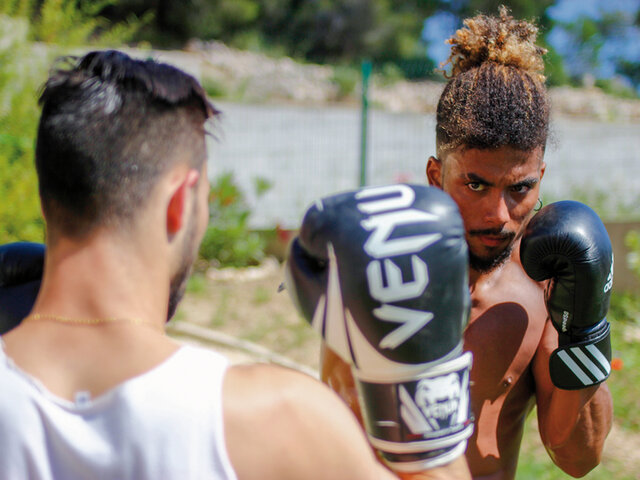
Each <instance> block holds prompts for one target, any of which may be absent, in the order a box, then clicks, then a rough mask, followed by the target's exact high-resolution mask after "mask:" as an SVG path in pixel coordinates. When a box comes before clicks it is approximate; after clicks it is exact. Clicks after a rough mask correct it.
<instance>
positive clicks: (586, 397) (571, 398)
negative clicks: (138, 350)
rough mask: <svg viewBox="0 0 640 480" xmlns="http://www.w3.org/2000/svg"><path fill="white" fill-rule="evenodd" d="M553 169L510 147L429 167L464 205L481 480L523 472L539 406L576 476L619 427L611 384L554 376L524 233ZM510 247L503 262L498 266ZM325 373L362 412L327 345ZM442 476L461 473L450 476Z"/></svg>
mask: <svg viewBox="0 0 640 480" xmlns="http://www.w3.org/2000/svg"><path fill="white" fill-rule="evenodd" d="M445 162H446V165H445ZM544 169H545V164H544V162H543V161H542V150H541V149H535V150H533V151H531V152H522V151H519V150H514V149H512V148H510V147H501V148H498V149H492V150H477V149H462V148H460V149H457V150H454V151H452V152H449V153H448V155H446V158H444V159H439V160H438V159H435V158H434V157H431V158H430V159H429V163H428V164H427V177H428V179H429V183H430V184H431V185H434V186H436V187H439V188H442V189H443V190H445V191H446V192H447V193H449V194H450V195H451V196H452V197H453V199H454V200H455V201H456V203H457V205H458V207H459V209H460V213H461V215H462V218H463V220H464V223H465V230H466V238H467V242H468V244H469V250H470V254H471V257H472V260H471V269H470V275H469V288H470V293H471V301H472V305H471V315H470V319H469V324H468V326H467V328H466V330H465V332H464V347H465V350H468V351H472V352H473V354H474V360H473V368H472V370H471V405H472V411H473V414H474V416H475V430H474V434H473V436H472V437H471V438H470V439H469V443H468V447H467V452H466V460H467V462H468V465H469V468H470V470H471V474H472V476H473V478H474V479H476V480H478V479H482V480H510V479H513V478H515V472H516V467H517V462H518V454H519V450H520V443H521V439H522V434H523V428H524V422H525V419H526V416H527V415H528V414H529V412H531V410H532V409H533V407H534V406H536V405H537V412H538V423H539V427H540V435H541V438H542V441H543V444H544V445H545V448H546V449H547V451H548V452H549V455H550V457H551V458H552V460H553V461H554V462H555V463H556V464H557V465H558V466H560V468H562V469H563V470H564V471H565V472H567V473H569V474H570V475H573V476H582V475H585V474H586V473H587V472H588V471H589V470H591V469H593V468H594V467H595V466H596V465H597V464H598V463H599V461H600V455H601V452H602V447H603V445H604V440H605V438H606V436H607V434H608V432H609V430H610V428H611V419H612V402H611V395H610V393H609V390H608V388H607V387H606V385H605V384H602V385H600V386H597V387H592V388H588V389H584V390H579V391H566V390H559V389H556V388H555V387H554V386H553V384H552V383H551V380H550V377H549V371H548V362H549V356H550V355H551V352H553V350H554V349H555V348H556V347H557V344H558V340H557V333H556V331H555V329H554V328H553V326H552V325H551V323H550V321H549V320H548V319H547V311H546V307H545V304H544V288H545V285H544V284H542V283H537V282H535V281H533V280H532V279H530V278H529V277H528V276H527V274H526V273H525V272H524V270H523V269H522V265H521V264H520V260H519V244H520V237H521V235H522V233H523V231H524V228H525V226H526V223H527V221H528V220H529V218H530V217H531V215H532V212H533V208H534V207H535V205H536V203H537V201H538V195H539V185H540V180H541V179H542V176H543V175H544ZM502 252H505V253H504V254H503V256H504V257H505V258H504V259H503V262H502V263H500V264H499V265H497V266H496V265H493V266H490V265H491V259H493V258H496V257H499V256H500V254H501V253H502ZM322 379H323V381H325V382H326V383H327V384H328V385H330V386H331V387H332V388H333V389H334V390H336V391H337V392H338V393H339V394H340V395H341V396H342V397H343V398H345V399H347V403H348V404H349V405H350V406H351V407H352V409H353V410H354V411H355V412H356V414H359V409H358V408H357V401H356V398H357V394H356V391H355V387H354V384H353V380H352V378H351V376H350V371H349V369H348V366H347V365H346V364H344V363H343V362H342V361H341V360H340V359H339V358H338V357H337V356H336V355H335V354H334V353H333V352H331V351H330V350H328V349H326V348H324V349H323V353H322ZM442 478H451V479H453V478H457V477H456V476H455V474H454V473H453V472H449V476H446V475H445V476H443V477H442Z"/></svg>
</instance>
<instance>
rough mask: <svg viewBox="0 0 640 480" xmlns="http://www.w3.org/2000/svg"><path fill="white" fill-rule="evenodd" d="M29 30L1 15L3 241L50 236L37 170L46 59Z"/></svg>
mask: <svg viewBox="0 0 640 480" xmlns="http://www.w3.org/2000/svg"><path fill="white" fill-rule="evenodd" d="M28 31H29V29H28V23H27V21H26V20H25V19H19V18H11V17H8V16H3V15H0V32H1V33H0V65H2V68H1V69H0V198H1V199H2V202H0V243H7V242H12V241H16V240H27V241H42V240H43V238H44V231H43V220H42V216H41V214H40V206H39V201H38V189H37V181H36V175H35V168H34V166H33V154H34V138H35V133H36V129H37V119H38V107H37V103H36V98H37V90H38V82H39V78H40V74H41V73H42V72H43V71H44V58H43V56H42V55H40V54H39V53H38V52H36V51H34V49H33V48H31V46H30V45H29V44H28V42H27V34H28Z"/></svg>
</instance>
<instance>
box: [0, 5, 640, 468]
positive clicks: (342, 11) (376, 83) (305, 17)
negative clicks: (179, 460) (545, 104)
mask: <svg viewBox="0 0 640 480" xmlns="http://www.w3.org/2000/svg"><path fill="white" fill-rule="evenodd" d="M500 4H505V5H507V6H508V7H509V8H510V9H511V11H512V14H513V15H514V16H515V17H516V18H525V19H529V20H535V21H536V22H537V24H538V25H539V27H540V34H539V44H540V45H541V46H543V47H545V48H546V49H548V54H547V55H546V60H545V61H546V68H545V73H546V75H547V82H548V87H549V92H550V96H551V100H552V109H553V111H552V134H551V139H550V142H549V145H548V148H547V152H546V162H547V171H546V174H545V178H544V180H543V182H542V192H543V198H542V199H543V201H544V202H545V203H549V202H551V201H555V200H560V199H575V200H580V201H583V202H585V203H587V204H589V205H590V206H591V207H592V208H594V209H595V210H596V211H597V212H598V213H599V214H600V215H601V216H602V218H603V220H604V221H605V224H606V225H607V228H608V230H609V233H610V235H611V238H612V241H613V244H614V252H615V255H616V257H615V259H616V277H615V280H614V297H613V300H612V307H611V311H610V315H611V318H612V321H614V322H615V324H616V325H618V326H619V327H618V328H615V327H614V331H615V332H616V335H617V336H616V337H615V338H614V341H615V342H616V343H615V345H614V348H616V352H617V353H616V354H617V355H618V356H619V357H620V358H619V359H620V361H621V363H620V365H621V366H622V365H624V368H623V369H622V370H620V371H616V372H614V377H615V378H613V377H612V380H611V381H610V382H609V383H610V385H611V388H612V390H613V391H614V398H615V400H616V428H618V429H619V430H618V431H619V432H621V433H620V435H621V437H620V436H619V437H618V438H623V440H620V441H619V442H618V443H616V452H615V453H611V455H613V457H615V456H616V455H618V456H620V458H613V457H612V459H607V461H606V462H603V464H604V465H603V466H601V467H598V469H597V471H596V472H595V473H594V474H590V475H589V476H588V478H603V477H604V476H605V475H609V476H610V477H612V478H616V479H625V478H634V479H638V478H640V476H638V473H637V472H638V471H640V454H639V453H638V452H640V433H639V432H640V417H639V416H638V414H637V412H636V410H637V396H638V394H639V393H640V391H639V390H640V389H639V388H638V385H639V380H640V378H638V377H639V375H638V374H637V373H636V372H637V371H638V369H639V368H640V351H639V350H640V349H638V346H637V344H638V339H640V333H639V330H640V320H639V318H638V317H639V312H640V299H639V295H638V292H639V288H640V283H639V277H640V210H639V208H638V205H639V204H640V0H580V1H577V0H514V1H504V2H500V1H493V0H184V1H170V0H97V1H89V0H0V243H6V242H10V241H18V240H27V241H43V239H44V231H43V226H44V224H43V220H42V217H41V214H40V208H39V202H38V195H37V184H36V178H35V170H34V168H33V154H34V138H35V132H36V126H37V121H38V114H39V109H38V106H37V98H38V92H39V88H40V86H41V85H42V83H43V82H44V80H45V79H46V76H47V71H48V69H49V68H50V67H51V65H52V62H53V61H54V59H55V58H56V57H58V56H60V55H67V54H81V53H84V52H86V51H88V50H91V49H102V48H117V49H121V50H125V51H127V52H128V53H130V54H131V55H134V56H137V57H140V58H154V59H158V60H161V61H166V62H169V63H172V64H174V65H176V66H178V67H180V68H183V69H184V70H186V71H188V72H190V73H191V74H192V75H194V76H195V77H197V78H198V79H199V80H200V81H201V82H202V84H203V86H204V87H205V89H206V91H207V93H208V95H209V96H210V97H211V98H212V100H213V101H214V103H216V105H217V106H218V107H219V108H220V109H221V110H222V112H223V115H222V119H221V121H220V122H219V123H218V124H217V125H215V128H214V137H213V138H211V139H210V141H209V172H210V175H211V180H212V190H211V195H210V210H211V225H210V227H209V230H208V231H207V234H206V237H205V240H204V241H203V244H202V249H201V252H200V256H201V258H200V261H199V263H198V268H197V269H196V274H195V275H194V280H193V282H192V284H191V290H190V295H191V297H190V298H187V305H190V306H193V305H194V304H197V305H200V307H202V308H205V307H204V306H203V305H205V304H206V305H207V306H208V305H209V304H211V302H212V300H211V299H212V298H213V296H212V295H213V294H212V290H211V286H210V285H209V286H207V285H206V284H205V283H203V282H207V281H211V278H212V277H211V275H209V276H202V275H203V274H204V273H206V272H207V271H209V270H211V269H221V268H223V267H247V266H260V265H263V264H264V263H265V259H268V258H275V259H277V260H278V261H281V260H282V259H283V256H284V254H285V253H284V252H285V248H286V245H287V243H288V241H289V239H290V238H291V235H292V233H293V232H294V231H295V228H296V226H297V225H298V224H299V222H300V220H301V217H302V214H303V213H304V211H305V209H306V208H307V206H308V205H309V204H310V203H311V202H312V201H313V200H315V199H316V198H318V197H320V196H324V195H328V194H332V193H335V192H338V191H341V190H346V189H351V188H355V187H357V186H359V185H376V184H382V183H393V182H415V183H425V182H426V178H425V174H424V171H425V165H426V161H427V158H428V157H429V155H431V154H434V153H435V133H434V127H435V109H436V105H437V101H438V98H439V95H440V92H441V90H442V88H443V86H444V80H445V78H444V76H443V73H442V72H443V70H444V71H445V72H446V69H447V66H446V65H443V62H445V61H446V59H447V57H448V45H446V44H445V40H446V39H447V38H448V37H450V36H451V35H453V34H454V33H455V30H456V29H457V28H459V27H460V26H461V25H462V19H464V18H466V17H468V16H472V15H475V14H477V13H479V12H482V13H497V10H498V6H499V5H500ZM199 275H200V276H199ZM216 281H218V280H216ZM273 281H274V282H275V281H276V280H273ZM216 288H217V290H216V295H218V294H219V293H220V292H223V293H224V294H225V295H227V294H228V296H227V297H225V296H224V295H223V296H222V297H220V296H218V297H216V298H215V301H216V302H218V303H217V305H218V307H219V310H216V312H218V313H216V315H218V314H219V313H220V308H222V306H224V305H227V304H226V303H225V302H227V298H231V296H232V295H233V294H232V293H231V290H226V289H225V287H221V286H220V285H216ZM256 288H258V287H256ZM265 288H266V287H264V286H260V287H259V288H258V289H257V290H255V292H257V293H255V292H254V294H255V295H254V297H252V300H251V302H249V304H251V303H255V304H256V309H262V310H264V309H265V308H266V307H265V305H267V304H271V303H273V302H272V301H271V300H272V299H271V296H270V295H271V294H270V293H269V292H270V291H271V290H269V289H270V288H271V287H269V288H268V289H266V290H265ZM203 292H204V293H203ZM225 292H226V293H225ZM189 301H191V303H188V302H189ZM278 301H279V300H278ZM240 303H242V302H240ZM245 303H246V302H245ZM189 308H191V307H189ZM283 308H284V307H283ZM190 312H192V313H194V310H193V309H191V310H190ZM227 313H228V312H227ZM281 314H282V315H283V316H287V315H295V314H292V313H291V312H289V311H287V313H286V315H285V314H284V313H281V312H278V313H277V314H276V316H277V315H281ZM265 321H267V320H265ZM268 321H269V322H271V323H269V325H268V326H263V327H260V328H259V329H257V330H256V329H254V330H251V331H252V332H254V333H252V336H251V337H250V340H251V341H252V342H257V343H264V344H267V346H268V348H271V349H274V350H277V351H280V353H282V354H283V355H292V354H293V353H292V350H291V349H289V350H288V349H287V347H286V346H284V344H283V343H282V341H281V340H278V338H280V337H278V336H275V337H274V338H276V340H273V341H270V340H269V338H271V337H270V336H269V335H270V334H271V333H272V331H273V329H277V328H281V326H278V325H277V324H274V323H273V318H271V319H270V320H268ZM256 322H258V323H259V321H258V320H256ZM287 322H289V323H287ZM203 323H204V324H206V326H207V327H216V328H218V329H222V330H224V329H225V325H226V324H225V323H224V322H222V321H221V320H220V318H218V316H216V317H215V318H207V319H205V320H203ZM276 323H277V322H276ZM283 323H284V324H287V326H286V327H282V328H290V327H291V325H290V321H286V322H283ZM255 332H257V333H255ZM270 332H271V333H270ZM296 332H298V330H296ZM233 334H234V335H236V336H238V337H242V336H243V335H244V334H242V333H241V332H238V331H237V330H236V331H234V332H233ZM296 335H298V336H300V335H301V336H302V337H300V338H303V339H306V338H307V337H305V335H306V334H304V333H302V334H299V333H296ZM245 337H246V335H245ZM296 338H298V337H296ZM305 342H306V340H304V341H300V342H299V344H298V347H300V345H308V343H305ZM287 345H289V344H287ZM296 348H297V347H296ZM312 366H313V365H312ZM531 428H532V429H533V430H535V427H531ZM526 445H528V444H526V440H525V446H526ZM531 445H532V446H531V447H528V446H526V448H530V450H527V455H523V460H522V461H521V463H522V467H521V472H522V473H519V478H522V479H526V478H538V479H547V478H548V479H555V478H566V476H564V475H563V474H561V473H559V472H558V471H557V470H558V469H554V468H553V467H551V466H550V461H549V460H548V459H547V458H546V455H545V453H544V452H543V451H542V452H540V449H541V447H540V445H539V441H537V442H536V441H532V442H531ZM620 445H628V446H635V447H637V448H635V447H634V448H629V449H621V448H618V447H620ZM630 452H631V453H630ZM633 452H635V453H633ZM629 455H631V457H632V459H633V458H635V460H634V461H635V462H636V463H633V461H629V460H628V458H629ZM634 455H635V457H634ZM623 456H626V458H627V460H624V459H622V457H623Z"/></svg>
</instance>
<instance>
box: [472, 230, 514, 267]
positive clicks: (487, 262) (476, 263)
mask: <svg viewBox="0 0 640 480" xmlns="http://www.w3.org/2000/svg"><path fill="white" fill-rule="evenodd" d="M469 235H501V236H503V237H505V239H508V240H509V243H508V244H507V246H506V247H505V248H503V249H502V250H500V251H495V252H490V253H489V254H488V255H484V256H480V255H476V254H475V253H473V252H472V251H471V249H469V267H471V269H472V270H475V271H476V272H478V273H489V272H491V271H493V270H495V269H496V268H498V267H500V266H501V265H503V264H504V263H505V262H506V261H507V260H508V259H509V257H510V256H511V252H512V251H513V245H514V239H515V233H513V232H503V231H502V230H499V231H495V230H472V231H470V232H469Z"/></svg>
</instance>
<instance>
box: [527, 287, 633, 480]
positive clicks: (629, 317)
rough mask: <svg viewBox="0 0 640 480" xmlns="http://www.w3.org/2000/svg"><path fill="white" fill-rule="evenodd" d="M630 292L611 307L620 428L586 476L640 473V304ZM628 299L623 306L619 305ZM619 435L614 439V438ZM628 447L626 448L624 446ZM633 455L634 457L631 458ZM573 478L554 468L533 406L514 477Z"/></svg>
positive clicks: (591, 479)
mask: <svg viewBox="0 0 640 480" xmlns="http://www.w3.org/2000/svg"><path fill="white" fill-rule="evenodd" d="M630 301H631V300H629V298H628V294H627V295H616V294H614V296H613V298H612V308H611V309H610V311H609V320H610V322H611V332H612V333H611V344H612V350H613V357H614V358H616V357H617V358H620V359H621V360H622V362H623V367H622V369H620V370H614V371H612V373H611V376H610V377H609V380H607V385H608V386H609V389H610V390H611V395H612V397H613V415H614V424H615V428H616V431H615V433H612V434H610V436H609V438H608V439H607V442H606V443H605V452H604V455H603V460H602V462H601V463H600V465H598V466H597V467H596V468H595V469H594V470H592V471H591V472H590V473H589V474H587V475H586V476H584V477H582V478H584V479H587V480H601V479H612V480H613V479H615V480H637V479H638V478H640V472H639V470H638V466H639V465H640V452H638V450H637V448H635V447H640V415H639V414H638V393H639V392H640V390H639V388H638V386H639V385H640V343H639V342H640V325H639V324H638V320H639V319H640V309H638V308H637V307H638V305H640V303H639V301H638V298H635V301H631V304H632V305H634V306H635V310H632V307H629V302H630ZM622 302H627V303H626V304H625V308H620V304H621V303H622ZM614 436H615V438H614ZM620 446H622V448H628V451H627V452H626V453H625V451H621V450H620V448H619V447H620ZM633 457H635V458H633ZM569 478H572V477H570V476H569V475H567V474H565V473H563V472H562V471H561V470H560V469H559V468H558V467H556V466H555V465H554V464H553V462H552V461H551V459H550V458H549V456H548V455H547V453H546V451H545V449H544V447H543V446H542V442H541V440H540V437H539V435H538V430H537V427H536V415H535V411H534V412H533V413H532V414H531V415H530V416H529V418H528V419H527V423H526V428H525V434H524V438H523V443H522V450H521V453H520V460H519V462H518V473H517V476H516V480H529V479H536V480H565V479H569Z"/></svg>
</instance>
